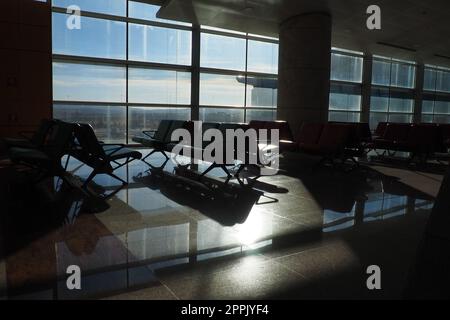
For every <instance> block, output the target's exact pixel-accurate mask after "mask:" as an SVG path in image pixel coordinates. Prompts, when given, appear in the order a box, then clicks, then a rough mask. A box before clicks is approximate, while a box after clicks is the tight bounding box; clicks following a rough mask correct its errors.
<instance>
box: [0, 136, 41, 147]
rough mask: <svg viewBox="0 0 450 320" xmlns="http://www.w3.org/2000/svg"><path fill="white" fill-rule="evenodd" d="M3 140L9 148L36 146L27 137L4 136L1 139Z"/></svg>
mask: <svg viewBox="0 0 450 320" xmlns="http://www.w3.org/2000/svg"><path fill="white" fill-rule="evenodd" d="M3 141H4V142H5V144H6V145H7V146H8V147H9V148H14V147H16V148H27V149H30V148H31V149H35V148H36V146H35V145H34V144H33V143H31V141H30V140H27V139H20V138H5V139H3Z"/></svg>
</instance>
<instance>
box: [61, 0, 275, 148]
mask: <svg viewBox="0 0 450 320" xmlns="http://www.w3.org/2000/svg"><path fill="white" fill-rule="evenodd" d="M73 5H75V6H77V7H79V9H80V10H81V20H80V26H79V28H77V27H73V26H72V27H70V21H71V20H70V18H71V16H70V15H69V14H68V13H67V12H68V10H67V8H69V7H70V6H73ZM52 6H53V9H52V10H53V12H52V31H53V35H52V37H53V101H54V103H53V117H54V118H57V119H62V120H66V121H73V122H89V123H91V124H92V125H93V127H94V129H95V131H96V133H97V135H98V136H99V138H100V139H101V140H103V141H105V142H113V143H130V142H131V138H132V137H133V136H134V135H136V134H138V133H140V132H141V131H142V130H145V129H147V130H149V129H155V128H156V127H157V126H158V124H159V122H160V121H161V120H163V119H176V120H189V119H191V114H192V113H191V109H192V107H191V92H192V83H191V79H192V33H193V28H192V26H191V25H190V24H187V23H182V22H177V21H170V20H164V19H160V18H157V17H156V13H157V12H158V10H159V8H160V7H159V6H156V5H150V4H146V3H142V2H139V1H128V0H53V2H52ZM277 69H278V43H277V40H276V39H270V38H264V37H258V36H255V35H248V34H242V33H237V32H232V31H228V30H221V29H215V28H208V27H202V29H201V70H200V72H201V73H200V88H199V90H200V105H201V108H200V119H201V120H209V121H224V122H226V121H233V122H244V121H249V120H251V119H275V117H276V98H277V72H278V71H277ZM194 120H195V119H194Z"/></svg>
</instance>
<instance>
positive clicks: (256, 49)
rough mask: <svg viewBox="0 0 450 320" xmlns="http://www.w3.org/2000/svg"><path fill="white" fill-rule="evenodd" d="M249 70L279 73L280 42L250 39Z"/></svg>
mask: <svg viewBox="0 0 450 320" xmlns="http://www.w3.org/2000/svg"><path fill="white" fill-rule="evenodd" d="M247 70H248V71H250V72H262V73H274V74H276V73H278V44H275V43H268V42H261V41H254V40H249V41H248V62H247Z"/></svg>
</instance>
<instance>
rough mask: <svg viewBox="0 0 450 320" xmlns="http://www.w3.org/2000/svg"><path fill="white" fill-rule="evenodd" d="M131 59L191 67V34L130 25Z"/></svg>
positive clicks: (183, 31)
mask: <svg viewBox="0 0 450 320" xmlns="http://www.w3.org/2000/svg"><path fill="white" fill-rule="evenodd" d="M129 59H130V60H136V61H146V62H156V63H170V64H180V65H190V64H191V32H190V31H186V30H176V29H169V28H161V27H154V26H145V25H139V24H130V32H129Z"/></svg>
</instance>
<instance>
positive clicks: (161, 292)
mask: <svg viewBox="0 0 450 320" xmlns="http://www.w3.org/2000/svg"><path fill="white" fill-rule="evenodd" d="M152 161H153V163H154V164H157V163H158V162H160V161H161V159H159V158H157V157H156V158H154V160H152ZM282 163H283V165H282V169H283V170H281V171H280V172H279V174H278V175H276V176H272V177H265V178H262V179H261V180H260V181H261V182H259V183H256V184H255V186H254V190H239V189H236V190H238V191H229V192H228V193H227V194H225V195H224V194H223V193H216V194H215V195H214V199H211V198H205V197H204V196H202V195H200V194H201V193H202V190H193V189H191V190H186V188H183V187H182V186H180V185H179V186H177V182H176V181H174V180H168V179H165V178H164V176H163V175H161V174H158V173H157V171H153V173H152V172H147V171H146V170H148V167H147V165H145V164H144V163H142V162H134V163H132V164H130V165H129V166H128V167H124V168H123V169H122V170H121V171H119V175H120V176H121V177H123V178H124V179H127V180H128V181H129V182H130V184H129V186H128V187H126V188H124V189H122V190H121V191H119V192H118V193H117V194H116V195H115V196H114V197H112V198H111V199H109V200H107V201H99V200H93V199H87V198H85V197H84V196H82V195H81V194H79V193H78V192H76V191H75V190H74V189H72V188H70V187H68V186H67V185H65V184H61V183H60V182H59V181H57V180H54V181H47V182H44V183H41V184H40V185H38V186H33V185H31V184H30V183H29V177H28V176H27V175H26V174H24V173H18V172H16V171H15V170H12V169H10V168H7V167H3V168H0V189H1V190H0V191H1V196H0V197H1V198H0V200H1V207H0V219H1V220H0V222H1V224H0V226H1V230H0V297H4V298H8V299H21V298H33V299H34V298H36V299H75V298H120V299H241V298H242V299H260V298H274V299H302V298H402V297H403V296H404V293H405V292H404V290H405V288H406V287H408V281H409V272H410V270H411V266H412V265H414V264H415V261H416V253H417V249H418V246H419V242H420V241H421V239H422V237H423V234H424V230H425V226H426V223H427V220H428V217H429V212H430V209H431V208H432V206H433V202H434V196H435V195H436V194H435V192H434V191H433V190H438V188H439V185H440V182H441V179H442V177H441V176H439V175H431V174H428V175H423V174H415V173H412V172H410V171H407V170H402V169H396V170H392V172H393V174H392V175H390V174H389V172H390V169H386V168H384V169H383V170H377V168H375V167H373V168H370V167H367V166H363V167H361V169H359V170H355V171H353V172H350V173H345V172H343V171H341V170H333V169H331V168H322V169H315V168H314V167H313V166H312V165H311V163H310V162H309V161H307V160H306V159H298V158H294V159H289V157H288V158H287V159H284V161H283V162H282ZM70 170H74V172H75V173H76V175H77V176H79V177H81V178H83V177H84V178H85V177H86V176H87V175H88V174H89V168H86V167H84V166H80V164H79V163H76V162H74V161H73V162H71V165H70ZM172 170H173V165H172V164H171V162H169V163H168V164H167V165H166V167H165V171H166V172H172ZM213 174H215V175H217V176H220V175H221V172H220V171H218V172H215V173H213ZM394 175H395V176H394ZM402 175H403V176H402ZM402 177H403V178H402ZM408 177H411V178H408ZM410 182H411V183H410ZM96 184H97V186H96V187H95V186H94V188H95V189H101V187H100V186H106V187H105V189H106V191H108V190H109V189H111V188H110V187H113V186H114V184H115V182H114V181H112V180H111V179H110V178H108V177H99V178H98V179H97V180H96ZM421 187H423V188H421ZM194 189H195V188H194ZM419 190H422V191H419ZM423 190H425V192H427V191H428V190H431V191H429V192H427V193H425V192H423ZM97 191H98V190H97ZM262 194H264V195H262ZM266 196H267V197H266ZM70 265H78V266H80V268H81V270H82V290H79V291H69V290H68V289H67V287H66V270H67V267H68V266H70ZM370 265H378V266H379V267H380V268H381V286H382V288H381V290H375V291H374V290H372V291H371V290H368V289H367V286H366V280H367V278H368V276H369V275H367V273H366V269H367V267H368V266H370Z"/></svg>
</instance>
